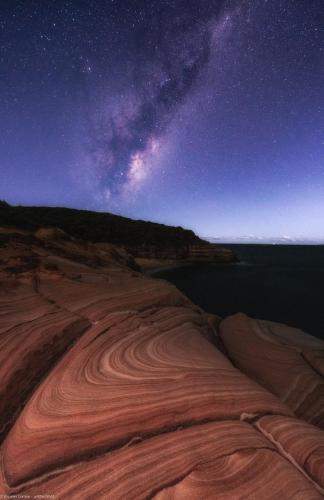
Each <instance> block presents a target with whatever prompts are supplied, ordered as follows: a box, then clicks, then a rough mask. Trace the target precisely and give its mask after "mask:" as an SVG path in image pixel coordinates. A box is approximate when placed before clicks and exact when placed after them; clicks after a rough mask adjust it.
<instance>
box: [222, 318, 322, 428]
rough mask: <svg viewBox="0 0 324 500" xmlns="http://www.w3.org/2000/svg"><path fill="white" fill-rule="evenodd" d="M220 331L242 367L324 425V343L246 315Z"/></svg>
mask: <svg viewBox="0 0 324 500" xmlns="http://www.w3.org/2000/svg"><path fill="white" fill-rule="evenodd" d="M220 335H221V338H222V340H223V342H224V344H225V347H226V350H227V353H228V355H229V357H230V358H231V359H232V361H233V362H234V364H235V365H236V366H237V367H238V368H239V369H240V370H242V371H243V372H244V373H246V374H247V375H248V376H250V377H251V378H252V379H254V380H256V381H257V382H259V383H260V384H261V385H262V386H263V387H265V388H267V389H269V390H270V391H271V392H273V393H274V394H276V395H277V396H279V397H280V399H281V400H282V401H284V402H285V403H286V404H287V405H288V406H289V407H290V408H291V409H292V410H293V411H294V413H295V414H296V415H297V416H299V417H301V418H303V419H304V420H306V421H307V422H309V423H312V424H314V425H317V426H319V427H320V428H322V429H324V379H323V371H324V342H322V341H321V340H319V339H315V338H313V337H310V336H307V335H305V334H304V333H303V332H301V331H298V330H297V329H295V328H290V327H286V326H284V325H280V324H276V323H273V322H267V321H258V320H253V319H251V318H248V317H247V316H246V315H244V314H236V315H235V316H231V317H229V318H226V319H225V320H224V321H222V322H221V324H220ZM307 340H308V341H307Z"/></svg>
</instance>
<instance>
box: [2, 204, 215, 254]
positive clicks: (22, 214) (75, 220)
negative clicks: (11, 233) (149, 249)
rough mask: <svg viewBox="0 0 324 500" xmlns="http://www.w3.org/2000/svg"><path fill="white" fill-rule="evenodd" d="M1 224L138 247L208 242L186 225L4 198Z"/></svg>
mask: <svg viewBox="0 0 324 500" xmlns="http://www.w3.org/2000/svg"><path fill="white" fill-rule="evenodd" d="M0 226H3V227H12V226H16V227H19V228H23V229H29V230H37V229H38V228H40V227H49V226H50V227H58V228H60V229H62V230H63V231H65V232H66V233H68V234H69V235H70V236H72V237H74V238H78V239H82V240H86V241H92V242H107V241H109V242H110V243H114V244H116V245H127V246H137V247H141V246H148V245H154V246H159V247H160V248H164V247H169V246H172V247H179V248H181V247H184V246H187V245H193V244H197V243H198V244H199V243H206V242H203V240H201V239H200V238H199V237H198V236H196V235H195V233H194V232H193V231H190V230H188V229H183V228H182V227H172V226H166V225H164V224H157V223H154V222H146V221H143V220H133V219H128V218H126V217H121V216H119V215H114V214H111V213H103V212H91V211H88V210H76V209H72V208H62V207H24V206H11V205H9V204H8V203H6V202H5V201H0Z"/></svg>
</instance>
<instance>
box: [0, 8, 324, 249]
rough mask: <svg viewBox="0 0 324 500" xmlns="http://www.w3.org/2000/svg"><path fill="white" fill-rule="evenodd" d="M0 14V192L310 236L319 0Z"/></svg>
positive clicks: (316, 170)
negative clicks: (0, 35) (0, 131)
mask: <svg viewBox="0 0 324 500" xmlns="http://www.w3.org/2000/svg"><path fill="white" fill-rule="evenodd" d="M1 11H2V12H1V13H2V15H1V20H0V23H1V24H0V26H1V34H2V38H1V40H2V42H1V79H0V99H1V116H0V126H1V130H2V133H1V139H0V141H1V142H0V148H1V150H0V159H1V160H0V174H1V183H0V198H4V199H7V200H8V201H9V202H11V203H21V204H23V203H25V204H38V205H40V204H43V205H48V204H50V205H65V206H75V207H79V208H87V209H95V210H107V211H113V212H117V213H121V214H124V215H127V216H131V217H135V218H145V219H151V220H157V221H161V222H166V223H170V224H175V225H180V224H181V225H184V226H187V227H191V228H193V229H195V230H196V231H197V232H198V233H200V234H202V235H205V236H215V237H220V238H223V239H233V238H234V239H235V238H241V237H244V238H245V239H251V240H253V239H256V240H258V241H260V240H262V239H268V240H269V239H270V240H271V238H277V237H281V238H282V237H283V238H286V239H287V241H288V240H289V239H290V238H293V239H294V238H297V239H302V240H309V239H315V240H317V241H318V240H321V239H323V238H324V236H323V229H322V223H321V221H320V220H321V218H320V217H319V214H320V213H323V211H324V163H323V155H324V135H323V130H324V104H323V103H324V100H323V90H322V89H323V88H324V4H323V2H322V1H321V0H310V1H309V2H295V1H293V0H271V1H270V0H253V1H252V0H241V1H240V0H228V1H225V0H224V1H221V0H210V1H207V0H201V1H199V2H197V1H193V0H186V1H185V0H154V1H142V0H139V1H136V2H131V1H127V0H123V1H117V0H115V1H114V0H112V1H107V2H100V1H99V0H98V1H95V0H94V1H91V2H90V1H88V0H83V1H81V0H80V1H77V0H69V1H60V0H58V1H56V2H51V3H49V2H41V1H40V0H31V1H30V2H24V1H16V2H6V3H4V4H2V6H1Z"/></svg>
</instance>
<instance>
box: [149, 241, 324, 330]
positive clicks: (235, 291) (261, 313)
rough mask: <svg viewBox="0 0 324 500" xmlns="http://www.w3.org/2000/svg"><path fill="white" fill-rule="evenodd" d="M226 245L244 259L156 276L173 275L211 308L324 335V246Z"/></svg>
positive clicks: (194, 298)
mask: <svg viewBox="0 0 324 500" xmlns="http://www.w3.org/2000/svg"><path fill="white" fill-rule="evenodd" d="M224 246H225V247H227V248H232V249H233V250H234V251H235V253H236V254H237V256H238V257H239V259H240V262H238V263H234V264H227V265H221V264H198V265H196V264H195V265H192V266H187V267H178V268H176V269H170V270H164V271H160V272H157V273H155V274H154V277H156V278H163V279H166V280H169V281H171V282H172V283H173V284H175V285H176V286H177V288H179V289H180V290H181V291H182V292H184V293H185V294H186V295H187V296H188V297H189V298H190V299H191V300H192V301H193V302H194V303H196V304H198V305H199V306H201V307H202V308H203V309H204V310H205V311H207V312H210V313H214V314H218V315H220V316H222V317H225V316H229V315H231V314H234V313H236V312H245V313H246V314H248V315H249V316H251V317H255V318H259V319H267V320H271V321H277V322H280V323H286V324H287V325H291V326H294V327H297V328H300V329H302V330H304V331H305V332H307V333H310V334H311V335H314V336H316V337H319V338H322V339H324V246H320V245H319V246H303V245H289V246H288V245H287V246H285V245H224Z"/></svg>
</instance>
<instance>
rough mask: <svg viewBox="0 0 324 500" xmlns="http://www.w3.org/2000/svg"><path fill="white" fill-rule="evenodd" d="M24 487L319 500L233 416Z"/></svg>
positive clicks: (69, 492)
mask: <svg viewBox="0 0 324 500" xmlns="http://www.w3.org/2000/svg"><path fill="white" fill-rule="evenodd" d="M270 484H271V489H270V487H269V485H270ZM19 491H20V493H24V494H29V495H33V494H37V493H38V494H46V493H48V492H51V491H52V492H56V494H57V495H58V497H59V498H69V499H77V498H99V499H105V498H108V499H116V500H117V499H118V500H122V499H124V498H130V499H138V500H140V499H146V498H156V499H171V498H176V499H178V498H179V499H200V498H204V499H205V498H210V499H213V498H214V499H215V498H219V499H223V498H225V499H232V498H234V499H236V498H241V499H243V498H265V499H273V498H280V499H287V500H288V499H289V500H290V499H292V498H293V499H300V500H304V499H305V498H307V499H314V500H315V499H319V498H322V496H321V494H320V491H319V490H317V488H315V487H314V486H313V485H312V483H311V482H310V481H309V480H308V479H307V478H306V477H304V476H303V475H302V474H301V473H300V472H299V471H298V470H297V469H296V468H294V467H293V466H292V465H290V463H289V462H288V461H286V460H285V459H284V458H282V457H281V456H280V455H279V454H278V453H277V451H276V447H275V446H274V445H273V444H272V443H271V442H270V441H268V440H267V439H266V438H264V436H262V434H261V433H259V432H257V431H256V430H255V429H253V428H252V427H251V426H250V425H248V424H247V423H244V422H236V421H228V422H216V423H215V422H212V423H209V424H203V425H196V426H191V427H190V428H188V429H184V430H178V431H175V432H170V433H166V434H163V435H160V436H157V437H153V438H151V439H147V440H145V441H143V442H140V443H138V444H136V445H133V446H129V447H126V448H124V449H121V450H118V451H115V452H113V453H110V454H106V455H103V456H102V457H100V458H97V459H95V460H93V461H91V462H88V463H84V464H80V465H76V466H75V467H74V468H71V469H70V470H67V471H61V472H59V473H58V475H57V476H55V477H53V478H48V479H47V481H45V482H43V483H38V484H36V483H35V484H31V485H29V486H26V487H24V488H23V489H21V490H19ZM80 493H81V494H80Z"/></svg>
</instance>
